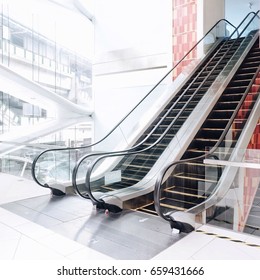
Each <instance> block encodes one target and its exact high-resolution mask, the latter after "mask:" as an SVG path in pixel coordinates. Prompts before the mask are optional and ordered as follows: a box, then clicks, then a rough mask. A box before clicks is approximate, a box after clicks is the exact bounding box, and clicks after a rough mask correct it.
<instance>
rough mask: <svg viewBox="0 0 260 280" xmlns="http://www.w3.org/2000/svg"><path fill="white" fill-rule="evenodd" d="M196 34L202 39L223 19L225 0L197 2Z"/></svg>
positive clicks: (201, 0)
mask: <svg viewBox="0 0 260 280" xmlns="http://www.w3.org/2000/svg"><path fill="white" fill-rule="evenodd" d="M197 4H198V5H197V9H198V11H197V12H198V18H197V34H198V39H200V38H202V37H203V36H204V35H205V34H206V33H207V32H208V31H209V30H210V29H211V27H212V26H213V25H214V24H215V23H216V22H217V21H219V20H220V19H224V18H225V0H198V2H197Z"/></svg>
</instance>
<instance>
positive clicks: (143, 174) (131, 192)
mask: <svg viewBox="0 0 260 280" xmlns="http://www.w3.org/2000/svg"><path fill="white" fill-rule="evenodd" d="M248 17H250V15H249V16H248ZM251 19H252V18H251ZM246 20H247V18H246V19H245V20H244V22H243V23H245V21H246ZM241 35H242V34H237V33H236V32H234V33H232V34H231V35H230V37H229V39H230V40H231V38H234V36H235V37H236V38H237V39H235V40H234V39H233V41H232V40H231V44H230V45H228V42H229V40H227V41H226V42H225V43H224V45H223V46H222V47H219V48H218V51H220V50H221V49H222V48H223V49H225V52H224V53H222V57H221V58H218V60H217V62H216V64H215V65H214V66H213V68H211V71H210V74H208V76H207V77H206V78H205V80H203V79H202V81H200V85H199V86H198V88H197V89H196V90H194V88H193V91H194V96H193V97H195V99H193V98H190V99H189V98H188V99H186V101H185V105H184V107H183V108H180V107H179V105H180V102H179V101H180V100H181V99H180V100H178V101H177V102H176V103H175V102H173V106H172V107H170V108H169V111H171V112H172V111H173V110H174V109H176V108H178V109H179V111H178V112H179V113H178V114H177V115H175V116H174V117H173V118H172V120H168V119H167V118H168V117H169V116H170V115H169V114H168V113H169V111H167V113H165V115H163V116H162V115H161V116H160V117H161V120H163V121H165V122H164V123H163V125H161V124H162V123H161V121H159V125H158V126H157V124H154V128H155V129H154V128H153V127H152V128H151V130H150V131H147V133H145V134H144V138H141V140H139V141H137V144H136V145H135V146H134V147H132V148H131V149H128V150H127V151H122V152H117V153H111V154H106V153H104V154H103V155H102V154H94V155H90V156H87V157H84V158H83V159H81V160H80V161H79V162H78V165H77V166H76V168H75V169H74V177H73V179H74V187H75V189H76V190H77V192H78V193H79V194H80V195H81V196H83V197H88V196H89V197H90V198H91V199H92V200H93V202H94V203H96V204H97V205H100V206H101V205H102V204H105V207H107V208H109V207H110V205H109V204H112V205H117V206H119V208H120V207H121V208H122V204H123V202H122V201H123V200H130V199H132V198H133V196H139V195H140V196H141V195H143V194H145V193H147V192H149V191H152V190H153V186H154V181H155V178H156V174H157V173H158V169H160V168H162V166H159V164H158V162H157V160H158V158H159V157H160V156H161V155H162V153H163V152H164V150H165V149H166V148H167V146H168V145H169V143H170V142H171V140H172V139H173V138H174V137H175V138H178V133H177V132H179V129H180V127H182V124H183V121H185V120H186V119H187V117H188V116H189V114H190V113H191V111H192V110H193V109H194V107H193V106H194V105H195V106H196V104H197V103H196V102H198V101H199V98H198V95H196V93H201V91H202V89H203V87H205V85H206V82H208V81H209V80H210V79H208V78H209V77H210V78H212V75H214V74H215V77H214V78H213V80H212V83H211V86H210V88H209V89H208V90H206V92H207V93H208V94H211V97H213V96H214V95H215V92H216V91H217V90H218V89H219V88H221V87H222V88H223V90H224V87H223V84H224V83H225V78H227V77H228V76H229V74H230V73H231V72H232V69H233V67H234V65H235V64H236V63H237V61H238V59H239V58H240V57H241V55H242V54H243V52H244V50H245V49H246V48H247V47H248V44H249V42H251V40H252V38H253V37H254V35H255V32H248V36H246V37H244V38H243V39H240V37H242V36H241ZM246 35H247V33H246ZM235 44H238V45H236V48H235V51H234V52H233V53H232V52H231V49H232V46H234V45H235ZM239 44H240V45H239ZM234 53H235V54H234ZM217 54H218V52H215V53H214V55H213V59H214V58H215V57H216V56H217ZM226 56H228V57H229V58H228V59H227V60H226ZM224 60H226V61H225V63H227V66H226V67H225V68H224V69H223V67H224V66H225V65H226V64H224V66H223V64H222V66H221V67H222V68H221V69H223V71H219V72H218V71H217V69H218V67H220V65H221V63H223V62H224ZM206 66H209V65H206ZM205 69H209V68H205ZM205 69H203V68H202V69H200V71H201V73H202V72H203V70H205ZM216 73H217V74H218V75H216ZM217 76H218V77H219V78H216V77H217ZM198 77H199V75H198V76H197V77H196V79H197V78H198ZM196 79H195V80H194V81H196ZM215 79H216V80H215ZM194 81H193V82H194ZM197 81H198V80H197ZM194 84H195V83H194ZM191 85H192V86H193V83H191V84H190V87H189V88H190V89H191V87H192V86H191ZM206 92H205V93H204V94H206ZM185 93H186V92H185V91H184V93H182V94H184V95H185ZM184 95H183V96H184ZM186 95H187V96H188V94H186ZM196 98H198V99H196ZM182 101H183V100H182ZM174 106H176V107H174ZM160 125H161V126H160ZM162 126H165V129H164V130H163V127H162ZM156 129H157V130H156ZM146 134H147V135H148V136H146ZM158 135H159V137H158ZM156 136H157V138H156ZM144 139H145V140H144ZM179 140H180V139H179ZM177 141H178V139H177ZM178 142H179V141H178ZM97 156H99V158H97ZM164 156H166V157H169V150H168V155H164ZM93 157H94V158H93ZM85 161H88V163H89V162H90V163H89V167H88V169H87V175H86V179H85V184H84V179H83V181H82V179H80V178H78V177H77V168H80V165H81V163H85ZM165 162H166V160H164V164H165ZM152 168H154V169H152ZM156 169H157V170H156ZM105 200H107V201H108V200H109V201H110V202H109V203H107V202H105ZM101 207H102V206H101Z"/></svg>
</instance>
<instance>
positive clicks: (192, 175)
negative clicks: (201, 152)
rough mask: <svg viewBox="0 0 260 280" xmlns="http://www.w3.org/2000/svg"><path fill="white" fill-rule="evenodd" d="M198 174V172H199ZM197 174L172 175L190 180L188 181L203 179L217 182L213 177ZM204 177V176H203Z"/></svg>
mask: <svg viewBox="0 0 260 280" xmlns="http://www.w3.org/2000/svg"><path fill="white" fill-rule="evenodd" d="M199 175H200V174H199ZM199 175H198V174H187V175H186V174H184V175H182V174H181V173H180V174H174V175H173V177H174V178H178V179H186V180H190V181H203V182H208V183H217V181H216V180H215V179H209V178H202V177H201V178H199V177H198V176H199ZM202 176H203V175H202ZM203 177H205V176H203Z"/></svg>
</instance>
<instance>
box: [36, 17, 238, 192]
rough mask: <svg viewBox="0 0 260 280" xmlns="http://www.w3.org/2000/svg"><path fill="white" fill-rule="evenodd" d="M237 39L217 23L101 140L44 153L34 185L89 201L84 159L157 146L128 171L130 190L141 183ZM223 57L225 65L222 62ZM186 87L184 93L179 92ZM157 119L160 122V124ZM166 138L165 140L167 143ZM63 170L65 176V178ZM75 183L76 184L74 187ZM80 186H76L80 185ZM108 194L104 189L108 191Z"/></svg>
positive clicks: (227, 26)
mask: <svg viewBox="0 0 260 280" xmlns="http://www.w3.org/2000/svg"><path fill="white" fill-rule="evenodd" d="M231 29H232V30H234V32H232V34H231V35H230V36H229V37H227V35H226V34H227V32H228V31H227V30H231ZM237 35H238V32H237V30H236V27H235V26H234V25H232V24H231V23H230V22H228V21H227V20H224V19H222V20H220V21H218V22H217V23H216V24H215V25H214V26H213V27H212V28H211V29H210V30H209V31H208V32H207V33H206V35H205V36H204V37H203V38H202V39H201V40H199V41H198V43H197V44H196V45H195V46H194V47H193V48H192V49H191V50H190V51H189V52H187V54H186V55H185V56H184V57H183V58H182V59H181V60H180V61H179V62H178V63H177V64H176V65H175V66H174V67H173V68H172V69H171V70H170V71H169V72H168V73H167V74H166V75H165V76H164V77H163V78H162V79H161V80H160V81H159V82H158V83H157V84H156V85H155V86H153V87H152V89H151V90H150V91H149V92H148V93H147V94H146V95H145V96H144V97H143V98H142V99H141V100H140V101H139V102H138V103H137V105H136V106H135V107H134V108H133V109H132V110H131V111H130V112H129V113H128V114H127V115H126V116H125V117H124V118H123V119H122V120H121V121H120V122H119V123H118V124H117V125H116V126H115V127H114V128H113V129H112V130H111V131H110V132H109V133H108V134H107V135H106V136H104V137H103V138H102V139H100V140H98V141H97V142H95V143H93V144H90V145H87V146H81V147H71V148H62V149H60V148H53V149H48V150H46V151H43V152H42V153H40V154H39V155H38V156H37V157H36V158H35V159H34V161H33V165H32V177H33V179H34V180H35V181H36V182H37V184H39V185H40V186H42V187H46V188H50V189H51V190H52V192H53V194H60V195H64V194H66V193H67V191H68V192H70V191H71V187H72V185H73V186H74V189H76V191H77V192H78V193H79V194H80V195H82V196H83V197H88V194H87V191H86V189H85V186H84V178H85V173H86V168H87V166H88V165H89V161H90V160H89V158H84V157H85V156H84V155H87V157H88V156H89V155H91V159H93V158H94V157H95V156H96V157H97V156H101V155H102V153H98V152H96V151H106V152H105V153H104V154H109V153H111V152H112V151H116V153H117V154H119V153H120V152H122V151H126V149H128V150H127V152H128V153H131V152H134V151H141V150H145V149H146V148H147V149H150V148H151V145H154V147H155V145H156V147H155V148H154V149H153V152H152V153H150V157H149V159H147V158H146V153H143V155H141V154H140V155H139V158H138V159H137V158H136V161H135V162H133V164H132V169H131V170H130V169H128V171H129V173H126V172H125V173H124V175H125V176H126V178H128V179H129V177H130V176H131V178H132V175H133V173H134V174H135V176H134V179H133V180H132V181H131V182H129V183H127V182H126V181H125V182H124V183H126V185H131V184H133V183H134V182H136V181H137V180H138V179H141V178H142V177H143V176H144V174H145V173H143V171H141V170H140V172H139V173H138V172H137V170H136V169H135V167H136V166H139V165H140V164H142V163H143V164H147V165H148V166H149V165H150V166H153V165H154V163H155V161H156V160H155V159H156V158H157V157H158V154H160V153H162V151H163V150H165V147H167V143H169V141H171V139H172V138H173V137H174V136H175V134H176V132H177V131H178V130H179V128H180V127H181V125H182V124H183V123H184V122H185V120H186V119H187V118H188V116H189V115H190V113H191V112H192V110H193V108H194V107H195V106H196V104H197V103H198V102H199V100H200V99H202V98H203V95H205V93H206V91H207V89H208V88H209V86H210V84H212V83H213V81H214V80H215V79H216V76H217V74H218V73H219V72H220V71H221V70H222V68H223V67H224V65H225V64H226V62H227V60H228V59H229V57H231V56H232V54H233V53H234V51H235V49H236V48H237V47H238V46H239V44H241V42H242V39H241V38H239V37H237ZM212 36H213V37H214V38H215V41H214V42H212ZM227 39H230V40H227ZM224 55H225V59H222V57H223V56H224ZM185 60H186V61H185ZM183 62H185V65H187V66H185V67H184V68H183V72H182V73H181V74H180V75H179V76H178V77H174V78H175V79H174V81H173V82H170V83H169V81H172V75H173V72H174V71H175V70H176V72H179V71H177V70H178V69H179V67H181V68H182V67H183V66H182V63H183ZM187 62H188V63H187ZM205 68H208V69H211V71H209V72H208V75H204V76H203V74H202V72H203V71H204V70H203V69H205ZM195 71H196V72H195ZM184 84H186V87H184V86H183V85H184ZM165 85H166V86H165ZM181 87H182V91H181V90H180V89H181ZM165 88H166V90H165ZM158 104H159V105H160V106H158ZM162 107H164V110H162V109H161V108H162ZM183 108H185V109H186V111H185V112H184V111H181V110H182V109H183ZM151 109H152V110H151ZM150 111H152V113H150ZM154 111H156V113H155V112H154ZM149 113H150V114H149ZM155 116H157V118H156V119H155ZM173 123H174V125H175V126H174V127H173V126H172V128H170V127H169V125H170V124H173ZM162 136H164V138H163V139H162ZM130 139H131V140H130ZM159 142H160V143H159ZM157 144H158V145H157ZM129 147H130V148H129ZM82 156H83V157H82ZM153 157H154V159H153ZM118 162H119V161H117V163H118ZM76 163H79V164H80V167H79V168H76V170H75V169H74V171H73V173H72V170H73V167H74V165H75V164H76ZM113 164H114V163H113ZM136 164H137V165H136ZM46 166H52V167H53V168H52V169H51V172H49V170H48V169H46ZM122 166H123V165H122ZM60 167H61V168H62V172H60V171H61V170H60ZM114 167H115V166H114ZM75 173H76V175H75ZM59 174H66V176H65V177H64V176H60V175H59ZM71 180H72V181H73V184H71ZM75 181H77V182H76V183H75ZM80 181H81V182H80ZM114 187H115V188H116V184H114ZM81 188H82V189H81ZM105 190H106V189H105V188H103V191H105Z"/></svg>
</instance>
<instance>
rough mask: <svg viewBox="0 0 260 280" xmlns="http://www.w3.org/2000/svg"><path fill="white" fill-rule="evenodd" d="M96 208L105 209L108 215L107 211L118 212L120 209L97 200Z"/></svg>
mask: <svg viewBox="0 0 260 280" xmlns="http://www.w3.org/2000/svg"><path fill="white" fill-rule="evenodd" d="M96 208H97V209H100V210H102V209H103V210H105V214H106V215H108V214H109V213H120V212H122V209H121V208H120V207H118V206H116V205H113V204H108V203H106V202H97V203H96Z"/></svg>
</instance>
